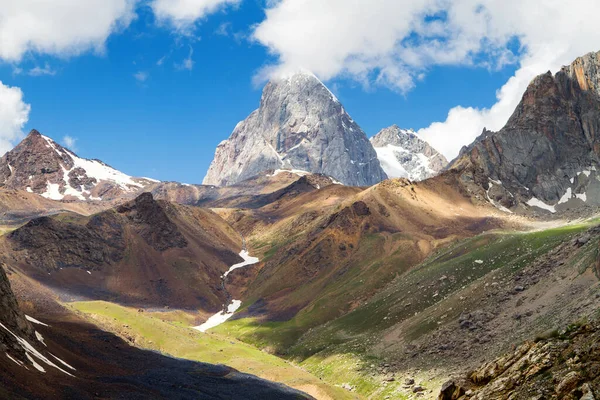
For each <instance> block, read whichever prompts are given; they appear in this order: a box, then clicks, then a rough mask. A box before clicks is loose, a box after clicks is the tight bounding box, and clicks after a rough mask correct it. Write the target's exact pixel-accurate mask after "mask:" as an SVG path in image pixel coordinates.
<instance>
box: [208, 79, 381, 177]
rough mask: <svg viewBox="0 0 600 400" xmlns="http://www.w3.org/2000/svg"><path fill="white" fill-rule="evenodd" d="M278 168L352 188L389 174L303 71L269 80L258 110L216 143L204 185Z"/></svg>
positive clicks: (341, 110) (337, 105)
mask: <svg viewBox="0 0 600 400" xmlns="http://www.w3.org/2000/svg"><path fill="white" fill-rule="evenodd" d="M279 169H296V170H303V171H308V172H313V173H321V174H324V175H328V176H331V177H333V178H335V179H336V180H338V181H340V182H342V183H344V184H346V185H352V186H366V185H373V184H375V183H378V182H380V181H382V180H384V179H386V177H387V176H386V174H385V172H384V171H383V170H382V169H381V166H380V164H379V161H378V159H377V154H376V153H375V150H373V147H372V146H371V144H370V143H369V140H368V139H367V137H366V135H365V133H364V132H363V130H362V129H361V128H360V127H359V126H358V125H357V124H356V122H354V120H353V119H352V118H350V116H349V115H348V113H346V111H345V110H344V107H343V106H342V104H341V103H340V102H339V101H338V100H337V99H336V97H335V96H334V95H333V94H332V93H331V92H330V91H329V90H328V89H327V88H326V87H325V85H323V83H321V81H319V79H317V78H316V77H315V76H314V75H312V74H310V73H304V72H303V73H297V74H295V75H293V76H291V77H289V78H287V79H282V80H278V81H272V82H269V83H268V84H267V86H266V87H265V88H264V90H263V94H262V98H261V101H260V107H259V108H258V110H256V111H254V112H253V113H252V114H250V116H249V117H248V118H247V119H246V120H244V121H242V122H240V123H239V124H238V125H237V126H236V127H235V129H234V131H233V133H232V134H231V136H230V138H229V139H228V140H225V141H223V142H221V144H219V146H218V147H217V150H216V153H215V158H214V159H213V162H212V164H211V165H210V168H209V170H208V173H207V175H206V177H205V178H204V184H207V185H216V186H226V185H232V184H234V183H237V182H240V181H243V180H245V179H248V178H250V177H253V176H256V175H258V174H260V173H261V172H264V171H268V170H279Z"/></svg>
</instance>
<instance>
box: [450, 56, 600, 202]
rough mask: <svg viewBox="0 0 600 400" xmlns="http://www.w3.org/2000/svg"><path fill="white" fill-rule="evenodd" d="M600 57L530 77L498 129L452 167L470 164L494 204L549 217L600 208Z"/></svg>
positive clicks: (465, 151) (471, 177)
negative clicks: (599, 169) (576, 209)
mask: <svg viewBox="0 0 600 400" xmlns="http://www.w3.org/2000/svg"><path fill="white" fill-rule="evenodd" d="M599 110H600V53H589V54H587V55H585V56H583V57H580V58H578V59H576V60H575V61H574V62H573V63H572V64H571V65H569V66H565V67H563V68H562V69H561V70H560V71H559V72H558V73H556V74H555V75H552V74H551V73H550V72H548V73H546V74H543V75H540V76H538V77H537V78H535V79H534V80H533V81H532V82H531V83H530V85H529V87H528V88H527V90H526V92H525V94H524V95H523V98H522V100H521V102H520V104H519V105H518V107H517V109H516V110H515V112H514V113H513V115H512V116H511V118H510V119H509V121H508V123H507V124H506V126H505V127H504V128H502V129H501V130H500V131H499V132H490V131H487V130H484V132H483V133H482V135H481V136H480V137H479V138H478V139H477V140H476V141H475V142H474V143H473V144H472V145H471V146H469V147H468V148H464V149H463V151H462V152H461V155H460V156H459V158H458V159H457V160H455V161H454V162H453V164H452V167H451V168H455V169H461V168H465V171H468V168H467V167H468V166H473V167H474V168H473V170H472V171H468V172H466V173H465V175H464V179H463V181H465V182H469V181H472V182H475V183H476V184H478V185H480V186H482V187H483V188H484V189H485V190H486V193H485V196H487V197H488V198H489V199H490V201H492V202H493V203H495V204H496V205H497V206H499V207H503V208H507V209H512V210H515V209H517V208H519V207H520V208H522V209H527V208H533V209H535V210H537V211H540V212H543V210H546V212H551V213H554V212H556V211H560V210H562V209H565V208H568V207H578V206H582V205H584V204H587V205H594V206H597V205H599V204H600V196H599V195H600V180H599V179H600V175H598V172H597V166H598V162H599V155H600V136H599V135H600V111H599Z"/></svg>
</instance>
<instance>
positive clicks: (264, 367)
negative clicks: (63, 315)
mask: <svg viewBox="0 0 600 400" xmlns="http://www.w3.org/2000/svg"><path fill="white" fill-rule="evenodd" d="M68 306H69V307H70V308H72V309H74V310H76V311H78V312H79V313H80V314H81V315H83V316H84V317H86V318H88V319H90V320H91V321H93V322H94V323H95V324H97V325H98V326H100V327H101V328H102V329H105V330H107V331H110V332H113V333H115V334H118V335H119V336H121V337H124V338H132V339H133V340H134V342H135V345H136V346H139V347H142V348H147V349H152V350H157V351H160V352H161V353H164V354H167V355H171V356H174V357H179V358H185V359H189V360H194V361H201V362H207V363H212V364H225V365H228V366H231V367H233V368H235V369H237V370H239V371H241V372H245V373H249V374H253V375H257V376H259V377H261V378H264V379H268V380H271V381H275V382H280V383H283V384H286V385H288V386H291V387H294V388H298V389H300V390H303V391H307V392H309V393H310V394H312V395H313V396H315V397H320V398H324V399H355V398H357V397H356V396H354V395H352V394H351V393H350V392H348V391H346V390H344V389H341V388H337V387H333V386H331V385H328V384H326V383H324V382H322V381H321V380H320V379H318V378H316V377H314V376H313V375H311V374H310V373H308V372H306V371H303V370H302V369H300V368H298V367H296V366H294V365H293V364H291V363H289V362H287V361H285V360H282V359H280V358H278V357H275V356H273V355H270V354H267V353H265V352H262V351H260V350H258V349H256V348H255V347H253V346H250V345H248V344H245V343H242V342H239V341H237V340H233V339H230V338H226V337H224V336H221V335H217V334H214V333H208V334H204V333H201V332H198V331H195V330H193V329H191V328H190V327H183V326H182V324H183V323H184V322H185V321H186V319H187V317H184V316H182V315H180V314H173V315H171V316H169V317H168V318H171V319H172V320H173V321H172V322H167V321H165V320H164V318H165V315H164V313H160V315H153V314H154V313H150V312H138V311H137V310H136V309H133V308H128V307H123V306H119V305H116V304H113V303H108V302H104V301H92V302H75V303H69V304H68Z"/></svg>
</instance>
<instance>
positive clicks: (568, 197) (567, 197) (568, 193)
mask: <svg viewBox="0 0 600 400" xmlns="http://www.w3.org/2000/svg"><path fill="white" fill-rule="evenodd" d="M571 197H573V192H572V191H571V188H568V189H567V191H566V192H565V194H564V195H563V197H561V198H560V200H559V201H558V204H563V203H566V202H568V201H569V200H571Z"/></svg>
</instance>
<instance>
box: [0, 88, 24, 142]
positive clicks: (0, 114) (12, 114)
mask: <svg viewBox="0 0 600 400" xmlns="http://www.w3.org/2000/svg"><path fill="white" fill-rule="evenodd" d="M30 109H31V107H30V106H29V104H26V103H25V102H24V101H23V92H22V91H21V89H20V88H18V87H10V86H6V85H4V84H3V83H2V82H0V154H4V153H6V152H7V151H8V150H10V149H11V148H12V147H13V145H14V142H15V141H16V140H18V139H21V138H22V137H23V127H24V126H25V124H26V123H27V121H28V120H29V111H30Z"/></svg>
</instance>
